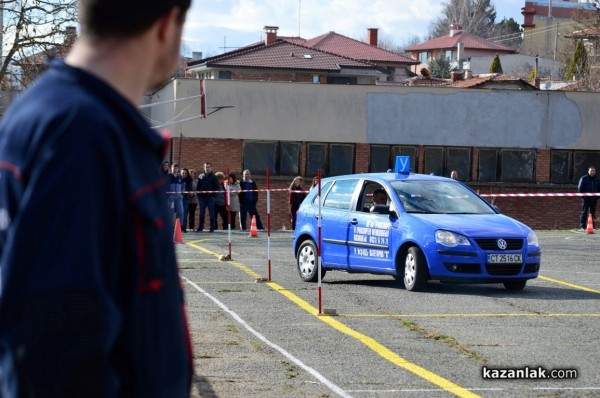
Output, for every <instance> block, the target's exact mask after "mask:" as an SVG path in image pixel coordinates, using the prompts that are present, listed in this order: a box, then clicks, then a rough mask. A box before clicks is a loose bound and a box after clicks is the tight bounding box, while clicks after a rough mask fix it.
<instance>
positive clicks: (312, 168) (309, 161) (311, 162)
mask: <svg viewBox="0 0 600 398" xmlns="http://www.w3.org/2000/svg"><path fill="white" fill-rule="evenodd" d="M336 147H340V148H350V150H351V152H352V153H351V157H352V159H351V161H340V160H339V159H338V160H337V161H336V163H335V165H334V166H333V167H332V165H331V163H332V162H331V158H332V156H333V154H332V152H334V148H336ZM316 148H322V149H320V150H322V154H318V155H321V156H320V157H321V159H320V160H318V159H315V157H313V154H314V151H315V149H316ZM315 163H318V164H315ZM355 164H356V145H355V144H345V143H325V142H307V143H306V176H307V177H314V176H316V175H317V173H318V169H319V168H320V169H321V177H323V178H325V177H332V176H336V175H345V174H354V171H355V168H354V167H355ZM340 165H348V166H349V168H348V169H347V170H342V171H341V172H340V173H335V174H332V171H334V170H336V169H337V168H339V166H340Z"/></svg>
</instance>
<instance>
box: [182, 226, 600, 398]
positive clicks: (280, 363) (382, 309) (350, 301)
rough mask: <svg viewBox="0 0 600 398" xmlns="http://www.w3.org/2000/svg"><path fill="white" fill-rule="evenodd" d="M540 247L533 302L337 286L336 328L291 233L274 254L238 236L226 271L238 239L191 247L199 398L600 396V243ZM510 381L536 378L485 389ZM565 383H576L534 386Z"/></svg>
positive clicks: (576, 234) (381, 279)
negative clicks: (298, 259)
mask: <svg viewBox="0 0 600 398" xmlns="http://www.w3.org/2000/svg"><path fill="white" fill-rule="evenodd" d="M537 233H538V237H539V239H540V243H541V245H542V269H541V272H540V277H539V278H537V279H535V280H532V281H529V282H528V284H527V287H526V288H525V289H524V290H523V291H516V292H515V291H508V290H506V289H504V287H503V286H502V285H500V284H498V285H495V284H494V285H452V284H441V283H438V282H430V283H429V285H428V290H427V291H426V292H408V291H406V290H404V289H403V288H402V287H400V285H399V284H398V282H396V281H395V280H394V279H393V278H392V277H390V276H380V275H370V274H348V273H344V272H328V273H327V274H326V276H325V277H324V279H323V281H322V287H321V297H322V300H321V313H324V312H328V313H329V312H335V314H336V315H323V314H319V310H318V308H319V300H318V291H319V289H318V286H317V284H316V283H306V282H303V281H302V280H301V279H300V277H299V276H298V272H297V270H296V265H295V259H294V256H293V251H292V247H291V245H292V233H291V232H290V231H278V232H274V233H272V234H271V239H270V243H271V245H270V249H269V248H268V239H267V234H266V232H264V231H261V232H260V233H259V236H258V237H257V238H251V237H248V236H247V234H245V233H244V234H242V233H241V232H233V233H232V243H231V247H232V249H231V253H232V261H220V257H221V256H223V255H227V254H228V252H229V245H228V237H227V233H226V232H223V231H217V232H215V233H210V234H209V233H187V234H184V239H185V244H180V245H178V247H177V251H178V259H179V266H180V270H181V275H182V278H183V285H184V288H185V292H186V301H187V308H188V316H189V321H190V326H191V330H192V333H193V340H194V353H195V365H196V368H195V372H196V377H195V380H194V386H193V396H194V397H337V396H343V397H386V398H387V397H400V396H402V397H404V396H410V397H431V396H433V397H449V396H461V397H467V396H482V397H514V396H519V397H539V396H544V397H593V396H600V371H599V370H598V363H599V360H600V345H599V344H598V342H599V341H600V338H599V337H600V322H599V320H600V306H599V302H600V301H599V299H600V261H599V260H598V259H599V255H600V234H599V233H598V231H596V233H595V234H587V233H585V232H581V231H572V230H570V231H537ZM269 257H270V267H269ZM269 276H270V281H269V280H267V281H264V279H269ZM540 367H541V368H540ZM486 369H487V370H486ZM508 369H519V370H520V372H521V373H522V374H520V375H519V376H523V375H524V374H525V375H526V376H527V377H529V378H521V379H517V380H514V379H507V378H504V379H499V380H498V379H496V380H494V379H489V378H484V375H485V376H512V375H513V374H514V373H515V372H514V371H511V370H508ZM540 369H541V372H540ZM557 369H569V370H575V371H576V372H577V378H576V379H539V378H538V379H536V378H531V376H536V373H537V374H539V373H543V372H544V371H545V372H546V374H547V375H549V374H550V371H552V370H557ZM494 372H495V373H494ZM569 372H570V371H569ZM562 373H564V372H562ZM570 373H572V372H570Z"/></svg>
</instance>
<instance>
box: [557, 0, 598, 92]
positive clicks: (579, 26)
mask: <svg viewBox="0 0 600 398" xmlns="http://www.w3.org/2000/svg"><path fill="white" fill-rule="evenodd" d="M585 3H587V4H589V7H587V8H583V9H577V10H575V11H574V12H573V15H572V18H573V20H574V21H575V22H576V24H575V27H574V31H573V32H571V33H570V34H566V35H565V37H566V38H569V39H571V40H572V43H571V45H569V46H566V47H565V48H564V53H563V54H560V55H561V58H562V59H563V61H565V68H564V76H565V78H566V79H567V80H569V79H572V78H573V77H575V78H577V82H578V83H577V87H576V89H577V90H580V91H596V92H597V91H600V0H587V1H585ZM582 54H585V59H580V58H581V57H582V56H583V55H582ZM578 58H579V59H578Z"/></svg>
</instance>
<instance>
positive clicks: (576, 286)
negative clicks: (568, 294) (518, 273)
mask: <svg viewBox="0 0 600 398" xmlns="http://www.w3.org/2000/svg"><path fill="white" fill-rule="evenodd" d="M538 278H540V279H541V280H544V281H547V282H553V283H558V284H559V285H565V286H568V287H572V288H574V289H577V290H583V291H584V292H590V293H596V294H600V290H595V289H590V288H589V287H585V286H580V285H575V284H573V283H569V282H565V281H561V280H558V279H553V278H548V277H547V276H542V275H538Z"/></svg>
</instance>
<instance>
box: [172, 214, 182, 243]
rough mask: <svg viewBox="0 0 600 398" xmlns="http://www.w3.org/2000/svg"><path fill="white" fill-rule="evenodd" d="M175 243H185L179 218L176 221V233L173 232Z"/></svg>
mask: <svg viewBox="0 0 600 398" xmlns="http://www.w3.org/2000/svg"><path fill="white" fill-rule="evenodd" d="M173 242H174V243H185V242H184V241H183V235H181V222H180V221H179V218H177V219H175V231H174V232H173Z"/></svg>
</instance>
